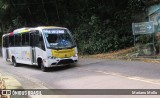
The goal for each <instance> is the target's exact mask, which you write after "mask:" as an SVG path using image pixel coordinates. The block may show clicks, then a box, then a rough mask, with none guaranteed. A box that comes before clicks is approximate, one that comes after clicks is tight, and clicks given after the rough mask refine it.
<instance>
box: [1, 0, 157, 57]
mask: <svg viewBox="0 0 160 98" xmlns="http://www.w3.org/2000/svg"><path fill="white" fill-rule="evenodd" d="M150 1H151V0H0V26H1V32H2V33H8V32H10V31H12V30H14V29H16V28H20V27H35V26H41V25H56V26H64V27H67V28H69V29H70V30H71V32H72V33H73V35H74V38H75V41H76V43H77V45H78V49H79V51H80V53H81V54H97V53H105V52H109V51H115V50H119V49H123V48H126V47H130V46H132V45H133V36H132V29H131V27H132V26H131V25H132V22H139V21H144V20H143V19H142V18H143V16H139V15H141V14H142V13H145V11H146V9H145V8H146V6H148V5H149V4H153V3H157V0H153V1H152V2H151V3H150ZM2 33H1V34H2Z"/></svg>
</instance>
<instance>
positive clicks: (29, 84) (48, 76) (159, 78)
mask: <svg viewBox="0 0 160 98" xmlns="http://www.w3.org/2000/svg"><path fill="white" fill-rule="evenodd" d="M0 72H1V73H2V74H5V75H11V76H14V77H15V78H16V79H17V80H18V81H20V83H21V84H22V85H23V88H25V89H37V88H49V89H160V64H158V63H146V62H139V61H123V60H108V59H93V58H81V59H80V60H79V62H78V64H77V65H76V66H70V67H69V66H66V67H57V68H53V69H50V70H49V72H42V71H41V70H40V69H38V68H37V67H35V66H29V65H21V66H20V67H13V66H12V64H11V63H9V62H5V61H3V60H2V59H0ZM72 97H73V98H74V97H75V98H79V97H80V98H84V97H86V98H117V96H116V95H114V96H112V95H108V96H101V95H99V96H98V95H97V96H96V95H94V96H92V97H89V96H84V95H83V96H70V97H69V98H72ZM159 97H160V96H157V95H154V96H151V95H140V96H138V95H125V96H123V95H121V96H118V98H159Z"/></svg>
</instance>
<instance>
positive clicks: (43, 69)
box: [40, 62, 47, 72]
mask: <svg viewBox="0 0 160 98" xmlns="http://www.w3.org/2000/svg"><path fill="white" fill-rule="evenodd" d="M40 68H41V70H42V71H43V72H47V67H45V66H44V64H43V62H41V64H40Z"/></svg>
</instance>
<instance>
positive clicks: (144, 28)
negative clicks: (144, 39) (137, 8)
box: [132, 21, 154, 35]
mask: <svg viewBox="0 0 160 98" xmlns="http://www.w3.org/2000/svg"><path fill="white" fill-rule="evenodd" d="M132 31H133V35H138V34H148V33H149V34H150V33H154V23H153V21H150V22H140V23H132Z"/></svg>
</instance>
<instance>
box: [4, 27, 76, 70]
mask: <svg viewBox="0 0 160 98" xmlns="http://www.w3.org/2000/svg"><path fill="white" fill-rule="evenodd" d="M18 38H19V44H18V45H17V44H16V40H18ZM3 40H4V41H3V47H2V51H3V58H4V59H6V60H7V61H10V62H13V65H14V66H17V65H18V64H19V63H21V64H28V65H36V66H39V67H40V68H41V70H42V71H47V69H48V68H50V67H55V66H64V65H69V64H72V63H76V62H77V61H78V55H77V53H78V51H77V47H76V44H75V42H74V40H73V37H72V35H71V33H70V31H69V30H68V29H67V28H62V27H36V28H26V29H25V28H23V29H17V30H14V31H13V32H12V34H5V35H3ZM11 40H12V41H11ZM10 41H11V42H12V44H13V45H9V43H10ZM25 43H26V44H25ZM22 54H23V55H22Z"/></svg>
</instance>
